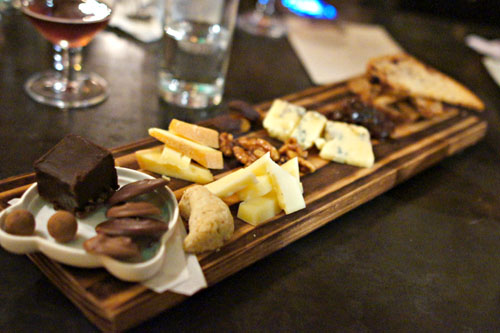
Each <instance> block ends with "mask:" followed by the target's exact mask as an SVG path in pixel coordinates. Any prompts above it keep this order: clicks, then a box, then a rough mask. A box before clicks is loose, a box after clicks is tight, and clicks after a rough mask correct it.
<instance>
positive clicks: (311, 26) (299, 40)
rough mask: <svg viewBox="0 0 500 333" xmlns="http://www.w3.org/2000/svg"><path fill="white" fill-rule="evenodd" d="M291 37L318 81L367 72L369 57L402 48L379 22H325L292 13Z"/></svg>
mask: <svg viewBox="0 0 500 333" xmlns="http://www.w3.org/2000/svg"><path fill="white" fill-rule="evenodd" d="M286 22H287V26H288V39H289V41H290V43H291V44H292V46H293V48H294V50H295V52H296V53H297V55H298V57H299V59H300V60H301V61H302V64H303V65H304V67H305V68H306V70H307V72H308V73H309V76H310V77H311V80H312V81H313V82H314V83H315V84H325V83H332V82H336V81H342V80H346V79H348V78H351V77H353V76H357V75H361V74H362V73H364V72H365V69H366V68H365V67H366V63H367V61H368V60H369V59H370V58H373V57H377V56H382V55H387V54H392V53H398V52H401V51H402V48H401V47H400V46H399V45H398V44H397V43H396V42H395V41H394V40H393V39H392V37H391V36H390V35H389V34H388V33H387V31H386V30H385V29H384V28H383V27H381V26H378V25H368V24H360V23H352V22H336V23H333V22H324V21H314V20H307V19H303V18H299V17H296V16H289V17H287V19H286Z"/></svg>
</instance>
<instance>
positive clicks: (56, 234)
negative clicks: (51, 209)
mask: <svg viewBox="0 0 500 333" xmlns="http://www.w3.org/2000/svg"><path fill="white" fill-rule="evenodd" d="M77 229H78V223H77V222H76V218H75V215H73V214H71V213H70V212H67V211H65V210H59V211H57V212H55V213H54V214H53V215H52V216H51V217H50V218H49V221H48V222H47V230H48V232H49V234H50V235H51V236H52V237H53V238H54V239H55V240H56V241H58V242H59V243H67V242H69V241H72V240H73V239H74V238H75V236H76V231H77Z"/></svg>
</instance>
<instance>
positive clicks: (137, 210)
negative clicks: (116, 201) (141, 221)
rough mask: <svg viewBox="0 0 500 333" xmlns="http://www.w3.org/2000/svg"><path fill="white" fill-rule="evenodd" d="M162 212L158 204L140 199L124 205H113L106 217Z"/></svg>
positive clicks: (146, 214)
mask: <svg viewBox="0 0 500 333" xmlns="http://www.w3.org/2000/svg"><path fill="white" fill-rule="evenodd" d="M160 214H161V210H160V208H158V207H157V206H155V205H153V204H152V203H149V202H146V201H140V202H127V203H125V204H123V205H119V206H113V207H111V208H110V209H108V211H107V212H106V217H108V218H111V217H138V216H148V215H160Z"/></svg>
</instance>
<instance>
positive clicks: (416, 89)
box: [367, 53, 484, 111]
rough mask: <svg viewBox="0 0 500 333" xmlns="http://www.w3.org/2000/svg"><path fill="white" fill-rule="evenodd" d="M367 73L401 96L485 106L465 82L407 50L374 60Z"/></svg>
mask: <svg viewBox="0 0 500 333" xmlns="http://www.w3.org/2000/svg"><path fill="white" fill-rule="evenodd" d="M367 74H368V75H369V76H370V77H376V78H377V79H378V80H380V83H381V84H382V85H383V86H385V88H387V89H389V90H391V91H392V92H394V93H396V94H398V95H408V96H410V97H423V98H428V99H432V100H436V101H441V102H445V103H448V104H452V105H458V106H463V107H467V108H471V109H475V110H478V111H481V110H483V109H484V104H483V102H482V101H481V100H480V99H479V98H478V97H477V96H476V95H475V94H474V93H472V92H471V91H470V90H469V89H467V88H466V87H464V86H463V85H462V84H460V83H458V82H457V81H455V80H453V79H452V78H450V77H448V76H447V75H445V74H443V73H440V72H438V71H437V70H435V69H433V68H431V67H429V66H427V65H424V64H423V63H421V62H420V61H418V60H417V59H415V58H413V57H411V56H409V55H407V54H404V53H401V54H395V55H389V56H383V57H379V58H374V59H372V60H371V61H370V62H369V63H368V66H367Z"/></svg>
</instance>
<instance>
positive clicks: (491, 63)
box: [483, 57, 500, 86]
mask: <svg viewBox="0 0 500 333" xmlns="http://www.w3.org/2000/svg"><path fill="white" fill-rule="evenodd" d="M483 64H484V67H486V69H487V70H488V73H490V75H491V77H492V78H493V80H495V82H496V83H497V84H498V85H499V86H500V59H499V58H492V57H484V58H483Z"/></svg>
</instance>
